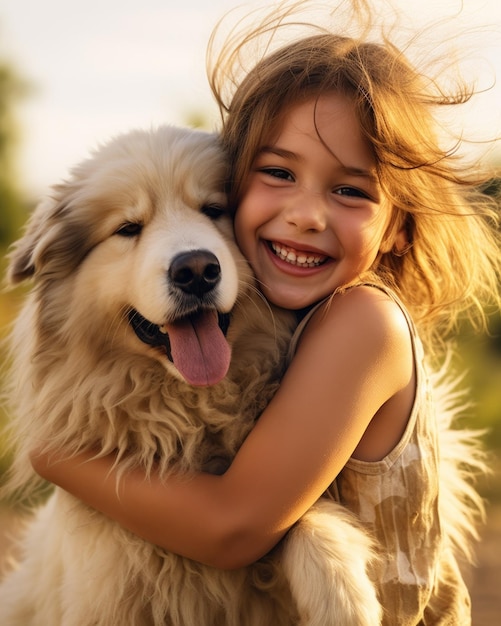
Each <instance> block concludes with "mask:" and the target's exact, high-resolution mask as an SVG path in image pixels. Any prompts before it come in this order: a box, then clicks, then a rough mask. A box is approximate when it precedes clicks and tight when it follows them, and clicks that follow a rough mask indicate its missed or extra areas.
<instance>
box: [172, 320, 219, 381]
mask: <svg viewBox="0 0 501 626" xmlns="http://www.w3.org/2000/svg"><path fill="white" fill-rule="evenodd" d="M168 332H169V339H170V347H171V355H172V360H173V361H174V365H175V366H176V367H177V369H178V370H179V372H180V373H181V375H182V376H183V377H184V379H185V380H186V382H188V383H190V384H191V385H196V386H207V385H215V384H216V383H218V382H219V381H220V380H222V379H223V378H224V377H225V376H226V373H227V371H228V368H229V366H230V358H231V349H230V346H229V345H228V342H227V341H226V339H225V337H224V335H223V333H222V331H221V329H220V328H219V325H218V323H217V314H216V313H214V312H213V311H205V312H203V313H200V314H198V315H196V316H194V317H192V318H187V319H186V320H182V321H180V322H176V323H175V324H172V325H169V326H168Z"/></svg>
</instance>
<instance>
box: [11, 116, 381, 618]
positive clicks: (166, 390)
mask: <svg viewBox="0 0 501 626" xmlns="http://www.w3.org/2000/svg"><path fill="white" fill-rule="evenodd" d="M225 172H226V164H225V163H224V159H223V157H222V154H221V151H220V149H219V147H218V145H217V142H216V139H215V138H214V137H213V136H211V135H209V134H205V133H201V132H193V131H187V130H181V129H175V128H169V127H165V128H161V129H159V130H157V131H155V132H151V133H147V132H133V133H130V134H128V135H125V136H122V137H119V138H117V139H116V140H113V141H111V142H110V143H109V144H108V145H105V146H104V147H102V148H101V149H99V150H98V151H97V152H96V153H95V154H94V155H93V156H92V157H91V158H90V159H89V160H87V161H85V162H83V163H82V164H81V165H80V166H78V167H76V168H75V169H74V170H73V171H72V175H71V178H70V180H69V181H68V182H66V183H64V184H61V185H59V186H57V187H55V188H54V193H53V196H52V197H51V198H49V199H47V200H46V201H45V202H44V203H42V204H41V205H40V206H39V207H38V208H37V210H36V211H35V213H34V214H33V216H32V218H31V220H30V222H29V224H28V227H27V230H26V233H25V235H24V237H23V238H22V239H21V240H20V241H19V242H18V243H17V244H16V245H15V247H14V249H13V252H12V254H11V263H10V270H9V276H10V280H11V281H12V282H13V283H18V282H21V281H24V280H26V279H31V278H33V280H34V288H33V290H32V292H31V294H30V295H29V297H28V299H27V302H26V304H25V306H24V308H23V310H22V312H21V314H20V316H19V319H18V321H17V323H16V325H15V328H14V331H13V335H12V342H11V355H12V359H13V375H12V389H11V391H10V395H11V398H12V399H13V407H12V412H13V415H15V417H14V418H13V420H12V424H11V435H12V437H13V440H14V445H15V447H16V456H15V463H14V467H13V473H12V477H11V482H10V489H12V490H16V489H20V488H26V487H27V485H29V486H33V485H34V484H35V483H36V477H35V476H34V475H33V472H32V469H31V465H30V462H29V458H28V454H29V451H30V450H31V449H33V447H34V446H35V445H38V444H39V443H40V442H47V445H48V446H50V447H51V448H52V449H54V448H55V449H66V450H68V451H69V452H76V451H78V450H82V449H89V448H91V447H94V446H97V447H98V448H100V449H102V451H103V454H106V453H107V452H110V451H112V450H116V451H117V452H118V461H117V463H118V467H119V469H120V471H126V470H127V468H130V467H131V466H139V467H142V468H143V469H144V470H145V472H146V473H148V472H150V471H151V470H152V468H153V467H154V466H155V467H156V468H157V469H158V471H159V472H160V474H161V475H162V476H167V475H168V473H169V472H170V471H172V469H175V470H176V472H187V473H189V472H190V471H193V470H200V469H205V470H207V471H211V472H222V471H224V469H225V468H226V467H227V466H228V464H229V462H230V461H231V458H232V457H233V455H234V454H235V452H236V450H237V449H238V447H239V445H240V444H241V443H242V441H243V439H244V438H245V436H246V434H247V433H248V431H249V430H250V428H251V427H252V425H253V423H254V421H255V419H256V418H257V417H258V415H259V413H260V412H261V411H262V409H263V408H264V407H265V405H266V404H267V402H268V401H269V399H270V398H271V396H272V395H273V393H274V391H275V390H276V388H277V385H278V384H279V380H280V376H281V373H282V371H281V370H282V363H283V355H284V353H285V350H286V348H287V345H288V341H289V338H290V333H291V330H292V321H291V320H290V318H289V317H288V315H286V314H285V313H283V312H279V311H276V310H272V309H271V308H270V306H269V305H268V304H266V303H265V302H264V300H263V299H262V297H260V296H259V293H258V292H257V290H256V289H255V287H254V285H253V279H252V276H251V272H250V270H249V267H248V266H247V264H246V262H245V260H244V259H243V258H242V256H241V255H240V253H239V251H238V249H237V247H236V245H235V244H234V241H233V239H232V226H231V222H230V219H229V217H228V216H227V215H225V214H224V201H225V199H224V195H223V182H224V177H225ZM201 267H202V269H200V268H201ZM202 310H203V311H205V313H201V311H202ZM214 311H218V312H219V313H221V314H223V315H222V317H221V320H220V321H221V323H222V324H223V322H224V324H223V329H224V330H226V328H225V324H226V323H227V320H226V321H224V315H226V314H229V315H230V321H229V328H228V329H227V342H228V344H229V345H230V346H231V350H232V355H233V357H232V360H231V365H230V366H229V371H228V373H227V374H226V375H225V371H226V369H225V368H226V361H227V357H228V354H227V353H225V348H224V343H223V342H222V340H221V337H222V335H221V333H220V331H217V330H216V329H214V328H212V327H211V328H212V329H211V331H210V342H213V343H214V342H215V343H216V344H217V346H218V347H217V349H216V348H214V350H212V349H211V350H210V351H209V352H212V351H214V352H216V353H217V355H216V357H217V358H216V363H215V364H213V363H212V362H211V359H213V358H214V355H213V354H207V353H205V354H203V355H200V359H201V361H202V363H201V364H198V368H193V363H191V362H187V361H189V359H188V358H187V355H188V357H190V358H191V357H192V356H193V355H195V353H196V349H195V348H194V347H193V346H192V345H191V344H190V343H188V345H187V347H183V346H182V348H181V349H180V348H179V347H176V346H175V345H174V342H173V343H172V345H171V352H172V358H173V361H174V362H176V365H174V363H173V362H171V360H169V358H167V351H168V342H167V339H166V333H168V334H169V335H171V333H172V339H173V337H174V335H175V333H178V331H179V328H181V331H182V332H181V335H183V332H184V330H186V329H185V326H186V320H187V319H188V318H190V319H192V320H193V324H194V325H197V324H199V323H200V324H202V323H203V324H205V323H206V321H207V319H209V318H211V316H212V318H213V319H215V313H214ZM180 317H181V318H182V320H183V321H181V322H179V321H178V318H180ZM213 326H214V324H213ZM183 329H184V330H183ZM218 333H219V334H218ZM216 335H217V338H216ZM190 336H191V335H190ZM210 342H209V343H210ZM211 345H212V344H211ZM180 371H181V372H182V374H181V373H180ZM186 377H187V378H188V379H189V380H190V381H191V383H192V384H188V383H187V382H186V380H185V378H186ZM221 377H222V379H221V380H219V379H220V378H221ZM277 443H278V442H277ZM21 547H22V552H23V554H22V558H21V561H20V563H19V564H18V566H17V569H15V570H14V571H13V572H11V573H10V574H9V575H8V576H7V578H6V579H5V580H4V582H3V583H2V585H0V623H1V624H2V625H3V626H28V625H29V626H35V625H40V626H48V625H50V626H63V625H64V626H86V625H88V626H90V625H92V626H96V625H102V626H117V625H122V624H132V625H134V626H146V625H148V626H149V625H164V624H168V625H176V626H194V625H200V626H216V625H217V626H222V625H227V626H282V625H283V626H292V625H293V624H302V625H309V626H314V625H316V626H328V625H329V626H330V625H333V624H340V625H342V626H350V625H353V626H355V625H356V626H368V625H374V624H378V623H379V621H380V609H379V604H378V602H377V599H376V594H375V591H374V588H373V585H372V584H371V582H370V579H369V577H368V575H367V567H368V564H369V562H370V560H371V558H372V552H371V544H370V541H369V539H368V538H367V537H366V535H365V534H364V533H363V532H362V531H361V530H360V529H359V528H358V527H357V524H356V522H355V520H354V518H353V516H351V515H350V513H349V512H348V511H346V510H344V509H343V508H342V507H340V506H339V505H337V504H335V503H333V502H330V501H328V500H325V501H324V500H322V501H321V502H319V503H318V504H317V505H316V506H315V507H313V508H312V509H311V510H310V511H309V512H308V513H307V514H306V515H305V517H304V518H303V519H302V520H300V521H299V522H298V524H297V525H296V526H295V527H294V528H293V530H292V531H291V532H290V533H289V534H288V536H287V537H286V538H285V540H284V541H283V542H281V544H280V545H279V546H278V547H277V548H276V549H275V550H274V551H273V552H272V553H271V554H270V555H268V556H267V557H266V558H264V559H262V560H261V561H259V562H258V563H256V564H255V565H253V566H251V567H247V568H242V569H240V570H237V571H223V570H221V571H220V570H217V569H213V568H210V567H206V566H203V565H200V564H198V563H195V562H193V561H190V560H188V559H185V558H181V557H179V556H177V555H174V554H170V553H167V552H165V551H164V550H162V549H161V548H159V547H157V546H154V545H151V544H149V543H147V542H145V541H143V540H141V539H139V538H137V537H136V536H134V535H132V534H131V533H129V532H127V531H126V530H124V529H123V528H121V527H120V526H119V525H118V524H116V523H114V522H113V521H111V520H109V519H107V518H106V517H104V516H102V515H100V514H99V513H97V512H95V511H92V510H91V509H89V508H88V507H86V506H85V505H84V504H82V503H81V502H80V501H78V500H76V499H74V498H73V497H71V496H70V495H68V494H67V493H65V492H63V491H61V490H58V489H56V490H55V492H54V494H53V495H52V496H51V497H50V499H49V500H48V501H47V503H46V504H45V505H44V506H42V508H41V509H40V510H38V512H37V513H36V515H35V516H34V519H33V521H32V522H31V523H30V525H29V526H28V528H27V532H26V534H25V536H24V539H23V541H22V544H21Z"/></svg>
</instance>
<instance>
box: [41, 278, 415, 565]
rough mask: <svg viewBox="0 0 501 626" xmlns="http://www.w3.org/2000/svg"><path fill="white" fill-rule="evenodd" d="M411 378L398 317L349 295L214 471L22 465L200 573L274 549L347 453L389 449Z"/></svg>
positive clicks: (46, 459)
mask: <svg viewBox="0 0 501 626" xmlns="http://www.w3.org/2000/svg"><path fill="white" fill-rule="evenodd" d="M412 380H413V358H412V347H411V341H410V334H409V329H408V326H407V323H406V321H405V318H404V316H403V314H402V312H401V311H400V309H399V308H398V306H397V305H396V304H395V303H394V302H393V301H391V300H390V299H389V298H388V297H387V296H386V295H385V294H383V293H382V292H380V291H379V290H376V289H372V288H369V287H361V288H357V289H353V290H350V291H348V292H346V293H345V294H343V295H338V296H336V297H334V298H333V299H332V302H331V303H330V304H329V305H326V306H324V307H322V309H321V310H319V311H317V313H316V314H315V315H314V317H313V318H312V319H311V320H310V322H309V324H308V326H307V328H306V329H305V331H304V333H303V336H302V339H301V342H300V345H299V347H298V350H297V353H296V356H295V357H294V360H293V362H292V363H291V365H290V367H289V369H288V371H287V373H286V375H285V376H284V379H283V381H282V384H281V386H280V389H279V390H278V391H277V393H276V395H275V397H274V398H273V400H272V401H271V402H270V404H269V406H268V407H267V409H266V410H265V411H264V413H263V414H262V416H261V417H260V419H259V420H258V422H257V424H256V426H255V427H254V429H253V430H252V431H251V433H250V434H249V436H248V437H247V439H246V440H245V442H244V443H243V445H242V446H241V448H240V450H239V452H238V453H237V455H236V457H235V459H234V461H233V463H232V464H231V466H230V468H229V469H228V470H227V472H226V473H225V474H224V475H222V476H214V475H209V474H204V473H200V474H196V475H195V476H193V477H191V478H186V477H184V478H183V477H177V476H175V475H173V476H169V477H168V478H167V480H166V481H165V482H161V481H160V479H159V478H158V477H157V476H155V475H153V476H152V477H151V479H146V478H145V475H144V473H143V472H142V471H141V470H140V469H138V470H135V471H130V472H128V473H127V474H126V475H125V476H124V477H122V478H121V480H120V483H119V488H118V490H117V483H116V471H115V470H114V469H113V468H112V466H113V461H114V459H113V458H111V457H103V458H94V459H92V458H91V455H90V454H82V455H80V456H79V457H76V458H72V459H65V458H63V457H62V456H61V455H60V456H59V458H58V457H57V456H56V457H55V456H54V454H53V453H48V454H40V455H34V456H33V463H34V467H35V469H36V471H37V472H38V473H40V474H41V475H42V476H43V477H44V478H46V479H47V480H49V481H51V482H54V483H56V484H57V485H59V486H60V487H62V488H63V489H65V490H67V491H69V492H70V493H72V494H74V495H75V496H76V497H77V498H80V499H81V500H83V501H84V502H86V503H87V504H89V505H90V506H92V507H94V508H96V509H98V510H99V511H101V512H103V513H104V514H106V515H108V516H110V517H111V518H113V519H115V520H116V521H118V522H119V523H120V524H121V525H123V526H124V527H126V528H128V529H129V530H131V531H132V532H134V533H136V534H137V535H139V536H141V537H142V538H144V539H146V540H148V541H150V542H153V543H155V544H157V545H160V546H162V547H163V548H165V549H166V550H169V551H172V552H175V553H177V554H181V555H183V556H186V557H189V558H191V559H194V560H197V561H201V562H203V563H206V564H209V565H213V566H216V567H222V568H234V567H240V566H243V565H246V564H248V563H251V562H253V561H255V560H256V559H258V558H259V557H261V556H262V555H263V554H265V553H266V552H267V551H268V550H269V549H271V548H272V547H273V546H274V545H275V544H276V543H277V542H278V541H279V539H280V538H281V537H282V536H283V535H284V534H285V532H286V531H287V530H288V528H290V526H291V525H292V524H294V522H296V521H297V520H298V519H299V517H300V516H301V515H302V514H303V513H305V512H306V510H307V509H308V508H309V507H310V506H311V505H312V504H313V503H314V502H315V501H316V500H317V499H318V498H319V497H320V495H321V494H322V493H323V492H324V491H325V489H326V488H327V487H328V486H329V484H330V483H331V482H332V480H333V479H334V478H335V477H336V476H337V474H338V473H339V471H340V470H341V469H342V467H343V466H344V465H345V463H346V461H347V460H348V458H349V457H350V456H351V455H352V454H353V453H354V451H355V454H356V455H357V456H358V458H362V459H365V460H377V459H380V458H382V457H384V456H385V455H386V454H387V453H388V452H389V451H390V450H391V449H392V448H393V447H394V445H395V444H396V443H397V442H398V440H399V439H400V437H401V434H402V432H403V430H404V428H405V424H406V421H407V418H408V415H409V412H410V409H411V406H412V400H413V382H412ZM402 401H403V403H402ZM392 405H393V406H397V407H398V409H399V410H398V411H395V410H394V411H393V412H392V411H391V410H388V409H389V408H390V409H391V406H392ZM402 408H404V409H405V410H404V411H402V410H401V409H402ZM366 431H367V434H366V436H365V437H363V436H364V433H366Z"/></svg>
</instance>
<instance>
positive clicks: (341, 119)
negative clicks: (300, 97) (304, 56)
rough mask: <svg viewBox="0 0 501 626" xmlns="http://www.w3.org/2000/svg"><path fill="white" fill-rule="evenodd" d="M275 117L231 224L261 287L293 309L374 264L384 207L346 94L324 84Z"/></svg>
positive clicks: (386, 219)
mask: <svg viewBox="0 0 501 626" xmlns="http://www.w3.org/2000/svg"><path fill="white" fill-rule="evenodd" d="M282 119H283V122H282V124H281V125H280V127H279V129H278V132H277V134H276V136H274V137H271V138H270V142H269V145H265V146H263V147H262V148H261V149H260V150H259V152H258V154H257V156H256V158H255V160H254V163H253V167H252V169H251V171H250V173H249V175H248V178H247V181H246V186H245V192H244V195H243V198H242V201H241V202H240V204H239V207H238V210H237V214H236V218H235V232H236V236H237V240H238V243H239V245H240V247H241V249H242V252H243V253H244V255H245V256H246V257H247V259H248V260H249V261H250V264H251V266H252V267H253V269H254V272H255V274H256V277H257V279H258V281H259V284H260V288H261V289H262V291H263V292H264V294H265V296H266V297H267V298H269V299H270V300H271V301H272V302H274V303H275V304H277V305H279V306H282V307H285V308H290V309H300V308H303V307H305V306H308V305H310V304H312V303H314V302H317V301H318V300H321V299H322V298H323V297H325V296H327V295H328V294H330V293H332V292H333V291H334V290H335V289H337V288H338V287H340V286H343V285H347V284H349V283H351V282H354V281H355V280H356V279H357V278H358V277H359V276H360V275H361V274H362V273H363V272H365V271H367V270H368V269H370V268H371V267H372V266H373V264H374V262H375V261H376V259H377V258H378V253H379V252H380V249H381V245H382V243H383V240H384V234H385V231H386V227H387V225H388V222H389V217H390V212H389V209H388V207H387V205H386V203H384V202H382V201H381V192H380V190H379V186H378V184H377V181H376V179H375V176H374V171H375V161H374V157H373V155H372V152H371V150H370V147H369V145H368V144H367V142H366V141H365V139H364V138H363V136H362V133H361V130H360V126H359V124H358V120H357V119H356V117H355V114H354V113H353V107H352V104H351V101H350V100H349V98H348V97H346V96H343V95H341V94H338V93H336V92H329V93H328V94H325V95H323V96H321V97H320V98H318V99H317V98H311V99H310V100H307V101H306V102H303V103H300V104H297V105H294V106H292V107H291V108H290V109H288V110H287V111H286V113H285V114H284V116H283V118H282ZM385 245H386V244H385Z"/></svg>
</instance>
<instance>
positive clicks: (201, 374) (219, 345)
mask: <svg viewBox="0 0 501 626" xmlns="http://www.w3.org/2000/svg"><path fill="white" fill-rule="evenodd" d="M225 175H226V163H225V160H224V157H223V154H222V151H221V149H220V148H219V146H218V144H217V140H216V138H215V137H214V136H212V135H209V134H207V133H202V132H198V131H188V130H183V129H178V128H171V127H164V128H161V129H159V130H157V131H154V132H151V133H147V132H142V131H136V132H133V133H130V134H128V135H124V136H122V137H119V138H118V139H115V140H113V141H112V142H110V143H109V144H107V145H105V146H104V147H103V148H101V149H100V150H98V151H97V152H96V153H95V154H94V156H93V157H92V158H91V159H89V160H87V161H85V162H84V163H82V164H81V165H80V166H78V167H77V168H75V169H74V170H73V171H72V178H71V180H70V181H69V182H67V183H65V184H62V185H59V186H57V187H55V196H54V198H53V199H51V200H49V201H47V202H45V203H43V204H41V205H40V206H39V207H38V208H37V210H36V211H35V213H34V215H33V216H32V218H31V220H30V222H29V225H28V228H27V231H26V235H25V236H24V237H23V239H21V240H20V241H19V242H18V243H17V244H16V245H15V247H14V250H13V252H12V254H11V265H10V270H9V275H10V279H11V280H12V281H13V282H20V281H21V280H23V279H25V278H28V277H31V276H33V277H34V280H35V284H36V285H37V287H38V293H39V297H40V306H39V308H40V316H41V317H42V318H43V324H42V327H44V328H45V329H47V332H48V333H51V332H57V333H58V335H59V336H62V335H63V334H64V333H66V336H69V335H70V334H72V335H75V328H77V329H78V331H76V334H77V335H79V336H80V337H81V340H82V341H83V342H85V341H87V342H88V341H98V340H99V341H101V342H106V341H107V342H108V344H106V343H103V344H102V346H101V350H103V349H107V347H106V346H107V345H109V346H110V347H111V346H112V345H113V343H114V342H120V344H121V345H122V346H123V345H126V346H127V347H128V348H129V349H131V350H136V351H137V350H139V351H141V352H143V353H146V354H149V355H150V356H152V357H153V358H155V359H157V360H159V361H161V362H162V363H163V364H164V365H165V366H166V367H167V368H168V369H170V370H171V371H173V372H174V371H175V372H177V375H179V374H181V376H182V377H183V378H184V379H185V380H186V381H187V382H189V383H191V384H194V385H210V384H214V383H216V382H218V381H219V380H220V379H221V378H222V377H224V375H225V374H226V371H227V369H228V366H229V359H230V348H229V346H228V344H227V342H226V340H225V337H224V335H225V331H226V328H227V325H228V314H229V313H230V311H231V309H232V307H233V306H234V304H235V301H236V299H237V297H238V295H239V291H241V290H242V289H244V288H245V284H248V282H249V280H250V271H249V269H248V266H247V264H246V262H245V261H244V259H243V258H242V256H241V254H240V253H239V252H238V249H237V247H236V245H235V243H234V240H233V234H232V232H233V231H232V224H231V220H230V217H229V216H228V214H227V212H226V198H225V195H224V180H225ZM49 293H50V297H49ZM49 308H50V309H51V310H50V311H49V310H48V309H49ZM98 337H99V339H98ZM73 347H74V348H75V346H73Z"/></svg>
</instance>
